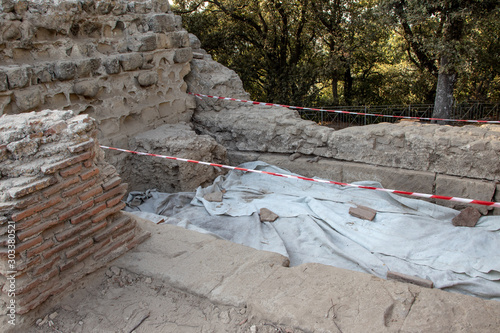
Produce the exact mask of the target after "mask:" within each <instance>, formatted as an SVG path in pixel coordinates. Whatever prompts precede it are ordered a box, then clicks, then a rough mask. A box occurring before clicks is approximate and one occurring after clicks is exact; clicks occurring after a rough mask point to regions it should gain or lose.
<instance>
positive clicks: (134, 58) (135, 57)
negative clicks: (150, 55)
mask: <svg viewBox="0 0 500 333" xmlns="http://www.w3.org/2000/svg"><path fill="white" fill-rule="evenodd" d="M143 63H144V58H143V57H142V54H140V53H129V54H123V55H121V56H120V64H121V66H122V68H123V70H124V71H134V70H137V69H139V68H141V67H142V64H143Z"/></svg>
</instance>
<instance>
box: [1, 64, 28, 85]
mask: <svg viewBox="0 0 500 333" xmlns="http://www.w3.org/2000/svg"><path fill="white" fill-rule="evenodd" d="M6 74H7V78H8V82H9V89H19V88H24V87H26V86H27V85H28V83H29V73H28V68H27V67H14V68H9V69H6Z"/></svg>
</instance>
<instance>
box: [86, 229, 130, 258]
mask: <svg viewBox="0 0 500 333" xmlns="http://www.w3.org/2000/svg"><path fill="white" fill-rule="evenodd" d="M133 238H134V230H132V231H130V232H129V233H126V234H124V235H123V236H122V237H120V239H117V240H116V241H115V242H114V243H111V244H110V245H109V246H106V247H104V248H103V249H102V250H101V251H99V252H97V253H96V254H94V259H95V260H100V259H101V258H103V257H105V256H107V255H108V254H110V253H111V252H113V251H115V250H118V249H119V248H120V247H121V246H123V245H125V243H127V242H129V241H130V240H132V239H133ZM125 251H127V248H126V247H125V248H123V249H121V251H118V253H117V255H120V254H122V253H124V252H125Z"/></svg>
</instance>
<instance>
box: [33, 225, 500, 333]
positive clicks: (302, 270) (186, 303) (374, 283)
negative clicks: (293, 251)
mask: <svg viewBox="0 0 500 333" xmlns="http://www.w3.org/2000/svg"><path fill="white" fill-rule="evenodd" d="M139 223H140V226H141V228H143V229H146V230H149V231H150V232H151V234H152V236H151V238H150V239H149V240H147V241H146V242H144V243H143V244H141V245H139V246H138V247H137V248H136V249H135V250H132V251H129V252H128V253H127V254H125V255H124V256H122V257H120V258H119V259H118V260H116V261H114V262H113V264H112V266H115V267H116V268H119V270H115V272H118V273H119V274H115V273H113V272H112V271H110V270H109V267H110V266H108V269H107V270H106V271H100V272H97V273H96V274H93V275H92V276H90V279H89V280H87V281H89V282H87V283H86V285H87V287H86V288H83V289H77V290H73V291H72V292H71V293H68V295H67V297H65V298H57V299H54V300H53V302H52V303H50V306H47V307H46V309H44V311H43V312H39V313H36V314H33V316H32V318H33V319H32V322H33V323H34V322H35V321H36V320H37V319H40V318H44V317H45V316H46V315H50V314H51V313H53V312H54V311H57V313H58V316H57V318H56V319H55V320H54V324H55V326H54V327H56V328H57V329H59V330H60V331H70V330H71V328H72V327H74V326H75V318H81V319H77V320H79V321H81V324H79V325H78V326H79V327H81V329H82V331H92V330H99V331H102V332H105V331H116V330H120V331H127V332H129V331H131V330H132V328H133V327H134V325H136V324H137V323H139V322H140V321H141V320H142V319H143V318H145V317H146V316H147V317H148V318H147V320H144V322H143V323H142V324H141V326H140V328H139V330H144V331H160V330H161V331H167V332H170V331H187V332H190V331H193V332H198V331H203V330H207V329H210V330H213V331H215V332H241V333H243V332H252V331H254V332H264V333H271V332H276V331H277V328H278V330H281V331H282V332H287V331H288V332H339V331H341V332H422V331H425V332H450V333H451V332H457V331H468V332H469V331H473V332H497V331H498V327H499V325H500V304H499V302H495V301H485V300H482V299H479V298H475V297H471V296H465V295H460V294H455V293H449V292H446V291H442V290H438V289H428V288H423V287H420V286H417V285H413V284H408V283H402V282H398V281H393V280H383V279H380V278H376V277H373V276H370V275H368V274H363V273H359V272H352V271H348V270H343V269H338V268H334V267H330V266H324V265H320V264H304V265H300V266H297V267H293V268H289V267H287V266H288V262H287V259H286V258H284V257H283V256H281V255H279V254H276V253H271V252H265V251H257V250H254V249H251V248H248V247H245V246H242V245H238V244H234V243H229V242H227V241H224V240H221V239H217V238H215V237H213V236H211V235H204V234H200V233H196V232H193V231H189V230H185V229H183V228H179V227H175V226H170V225H155V224H153V223H151V222H146V221H141V222H139ZM159 262H161V263H162V264H161V265H159V264H158V263H159ZM106 272H107V274H108V276H111V277H108V276H106ZM148 278H149V279H150V280H151V281H152V283H151V285H150V284H147V283H146V280H147V279H148ZM103 279H106V280H108V279H109V280H110V281H115V282H114V286H111V285H110V284H109V283H108V282H106V280H104V281H103ZM109 280H108V281H109ZM134 281H136V282H134ZM99 286H100V287H99ZM75 287H76V286H75ZM170 288H176V289H177V290H183V291H184V292H187V294H184V295H179V294H178V293H173V292H171V291H170ZM158 290H160V292H158ZM96 291H98V292H96ZM195 295H196V296H197V297H199V298H197V299H195V300H193V301H191V299H192V297H194V296H195ZM207 300H208V302H210V303H209V304H211V305H209V306H207V305H206V303H205V302H206V301H207ZM132 309H133V310H132ZM214 310H215V311H214ZM165 311H168V316H165ZM77 314H78V315H77ZM86 314H88V315H86ZM124 315H125V316H127V317H128V318H129V320H124ZM241 315H243V316H241ZM214 325H221V326H214ZM47 326H48V324H45V326H44V327H47ZM36 329H38V330H39V328H36ZM25 332H29V333H31V332H35V328H34V329H33V330H31V331H27V330H25Z"/></svg>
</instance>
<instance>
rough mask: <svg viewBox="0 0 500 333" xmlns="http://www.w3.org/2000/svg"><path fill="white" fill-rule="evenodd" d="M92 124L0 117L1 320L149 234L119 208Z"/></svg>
mask: <svg viewBox="0 0 500 333" xmlns="http://www.w3.org/2000/svg"><path fill="white" fill-rule="evenodd" d="M96 128H97V127H96V124H95V122H94V121H93V120H92V119H91V118H90V117H89V116H88V115H78V116H73V113H72V112H71V111H42V112H32V113H24V114H21V115H15V116H3V117H0V290H1V293H0V308H1V309H2V313H3V314H2V316H0V317H1V319H0V320H2V321H3V320H7V319H9V318H11V317H10V316H8V315H12V314H14V315H21V314H24V313H26V312H28V311H30V310H32V309H34V308H36V307H37V306H38V305H40V304H41V303H43V302H44V301H45V300H46V299H47V298H49V297H50V296H52V295H55V294H58V293H61V292H62V291H63V290H65V289H66V288H68V287H69V286H70V285H72V284H73V283H75V282H76V281H78V280H79V279H80V278H81V277H83V276H84V275H86V274H88V273H90V272H93V271H95V270H96V269H98V268H99V267H102V266H103V265H105V264H106V263H107V262H109V261H110V260H112V259H114V258H116V257H117V256H119V255H120V254H122V253H124V252H125V251H127V250H128V249H130V248H132V247H134V246H135V245H136V244H138V243H139V242H141V241H143V240H144V239H145V238H147V237H148V236H149V235H148V234H147V233H143V232H142V231H141V230H139V229H138V228H137V227H136V223H135V221H134V220H131V218H130V217H128V216H125V215H122V213H121V212H120V210H121V209H122V208H123V207H124V205H125V204H124V203H123V202H122V201H121V200H122V198H123V196H124V194H125V193H126V191H127V184H125V183H122V180H121V178H120V176H119V175H118V174H117V172H116V169H115V168H114V167H113V166H111V165H110V164H108V163H106V162H105V161H104V160H103V155H104V154H103V152H102V150H101V149H100V148H99V146H98V143H97V140H96ZM6 311H8V315H6V313H5V312H6ZM18 319H19V318H18ZM18 319H17V320H16V322H17V323H19V321H18ZM1 325H2V328H4V327H5V328H7V327H10V326H9V325H8V324H6V323H3V322H2V324H1Z"/></svg>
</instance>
